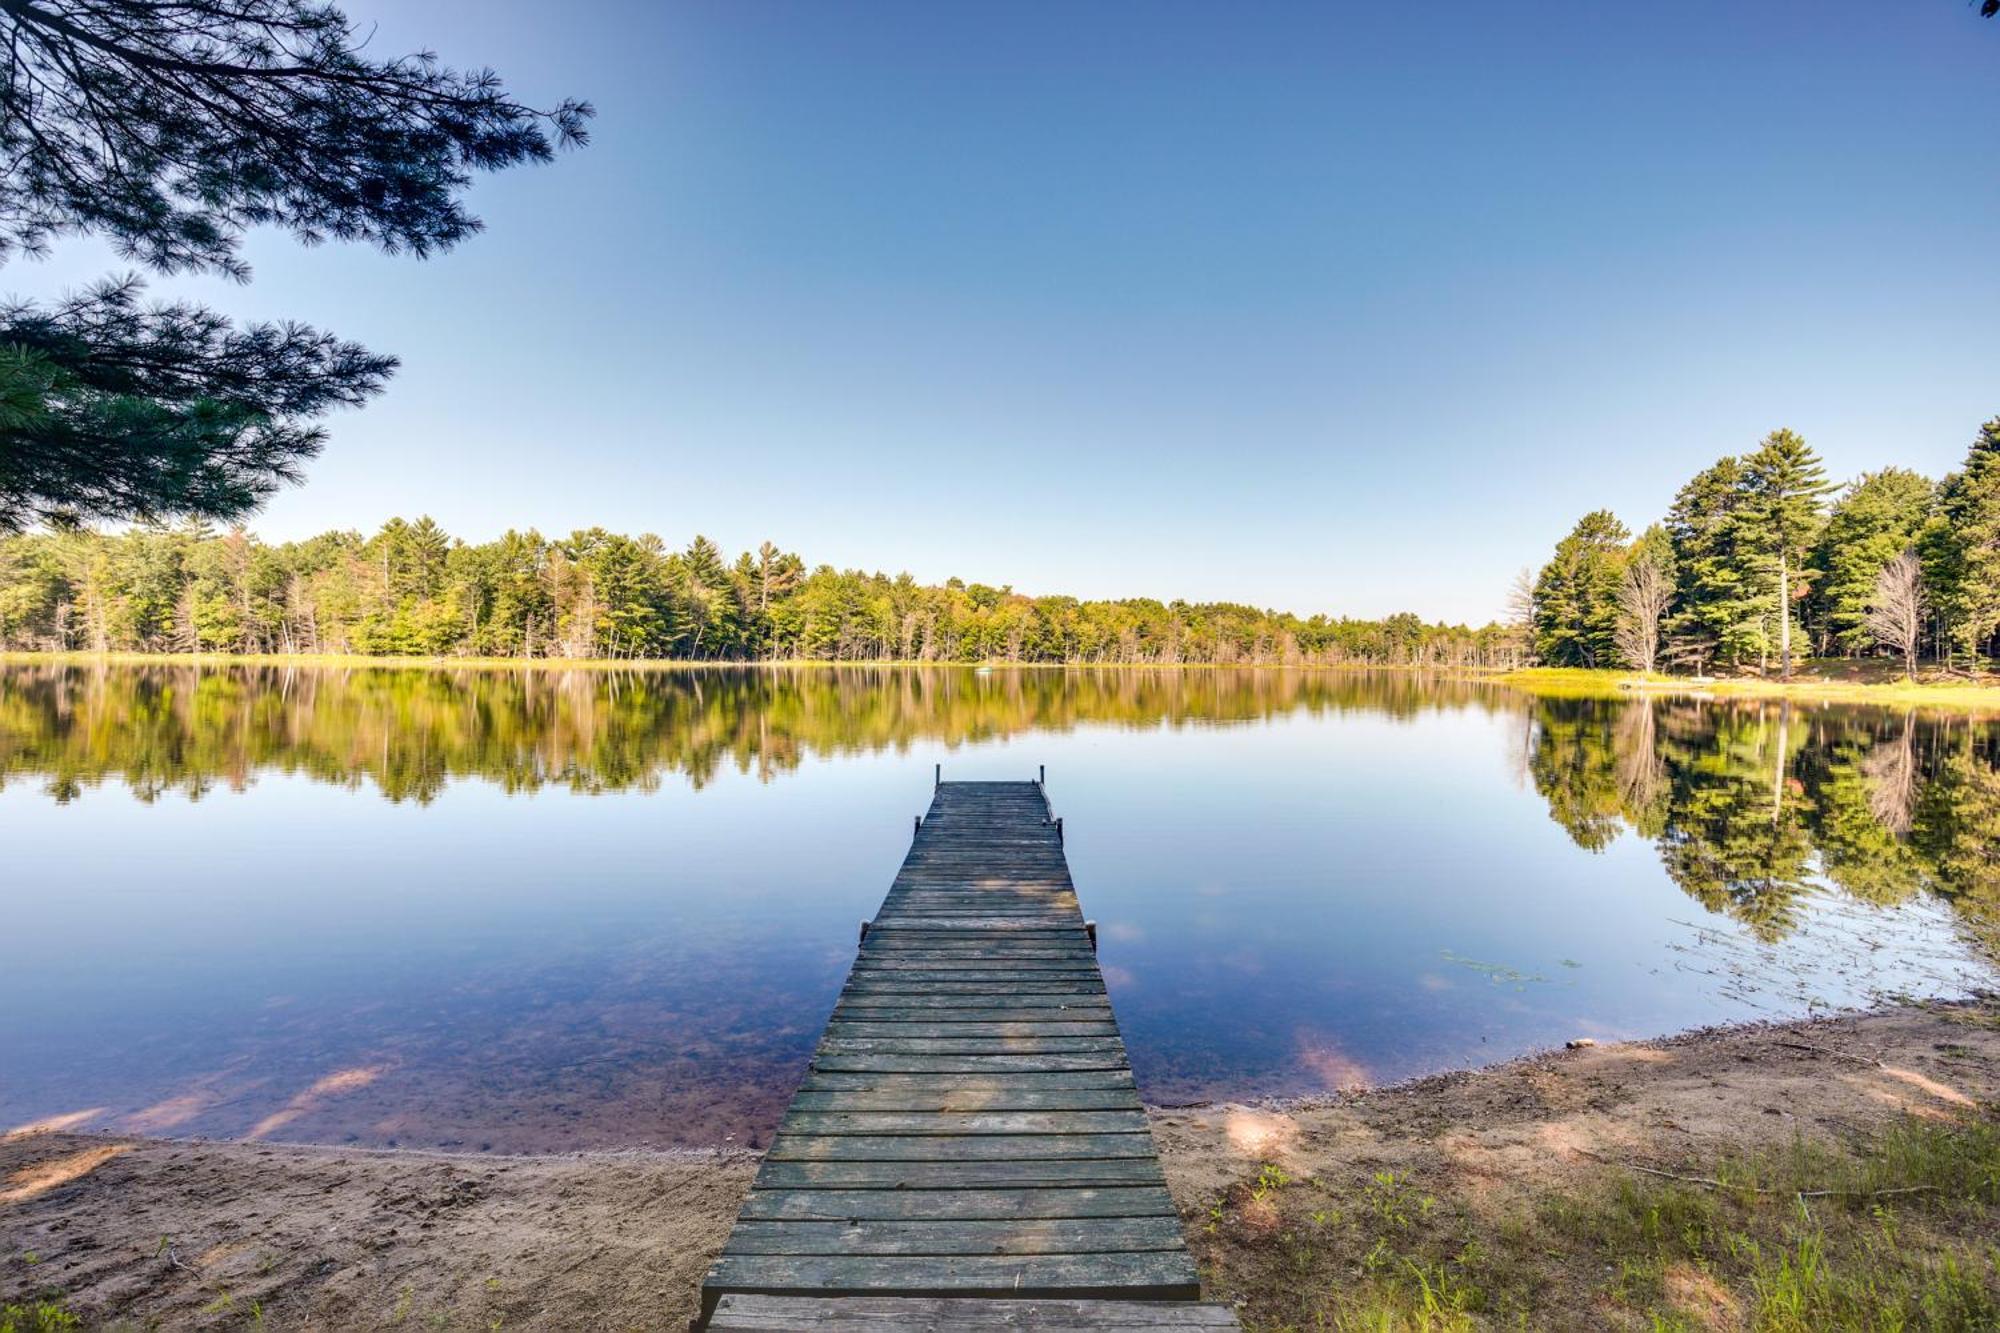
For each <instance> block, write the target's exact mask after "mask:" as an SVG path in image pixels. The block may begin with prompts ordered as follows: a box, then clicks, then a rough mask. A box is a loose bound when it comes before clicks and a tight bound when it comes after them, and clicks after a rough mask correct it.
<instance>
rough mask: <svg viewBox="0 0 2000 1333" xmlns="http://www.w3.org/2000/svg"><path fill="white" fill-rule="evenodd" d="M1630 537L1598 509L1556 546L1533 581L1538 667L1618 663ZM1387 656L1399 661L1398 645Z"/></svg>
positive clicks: (1612, 517)
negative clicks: (1620, 611)
mask: <svg viewBox="0 0 2000 1333" xmlns="http://www.w3.org/2000/svg"><path fill="white" fill-rule="evenodd" d="M1631 535H1632V534H1631V533H1630V532H1628V531H1626V528H1625V525H1624V524H1623V523H1620V522H1619V521H1618V519H1617V517H1616V516H1615V515H1613V514H1612V513H1611V511H1610V510H1608V509H1599V510H1596V511H1594V512H1592V513H1589V514H1585V515H1584V516H1583V517H1582V518H1581V519H1580V520H1578V522H1577V525H1576V527H1575V528H1574V529H1573V530H1571V532H1570V534H1569V536H1567V537H1565V538H1563V539H1562V540H1561V541H1560V542H1558V543H1556V553H1555V558H1554V559H1552V560H1550V561H1549V563H1548V564H1546V565H1544V566H1542V572H1541V575H1540V577H1538V578H1537V579H1536V580H1535V651H1536V652H1537V653H1538V654H1539V655H1540V657H1541V659H1542V660H1543V661H1544V662H1548V663H1552V664H1554V665H1557V666H1583V667H1598V666H1610V665H1612V664H1613V663H1615V662H1616V661H1617V660H1618V658H1617V633H1618V588H1619V580H1620V579H1621V578H1622V577H1623V572H1624V561H1625V543H1626V541H1627V540H1628V539H1630V537H1631ZM1412 619H1415V618H1414V617H1412ZM1392 651H1393V652H1395V653H1396V655H1397V656H1399V657H1400V656H1401V648H1400V645H1398V647H1397V648H1396V649H1393V650H1392Z"/></svg>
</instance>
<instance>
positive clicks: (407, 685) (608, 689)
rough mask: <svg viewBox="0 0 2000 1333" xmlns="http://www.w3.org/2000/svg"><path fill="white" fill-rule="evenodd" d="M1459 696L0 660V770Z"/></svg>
mask: <svg viewBox="0 0 2000 1333" xmlns="http://www.w3.org/2000/svg"><path fill="white" fill-rule="evenodd" d="M1470 706H1478V707H1482V708H1488V709H1503V708H1504V709H1512V708H1514V707H1516V706H1517V703H1516V701H1515V700H1514V699H1513V697H1512V696H1510V695H1508V694H1506V693H1504V692H1501V691H1496V690H1493V689H1491V688H1487V687H1482V686H1479V685H1475V684H1469V683H1466V682H1463V681H1449V680H1442V679H1438V678H1435V677H1426V676H1423V675H1418V674H1415V673H1408V672H1401V673H1393V674H1384V673H1365V672H1307V671H1268V670H1254V669H1227V668H1216V669H1196V670H1185V671H1176V670H1159V669H1146V668H1137V669H1088V670H1081V669H1037V668H1023V669H1017V670H1003V671H995V672H991V673H988V674H978V673H975V672H973V671H971V670H969V669H962V668H841V667H800V668H733V667H732V668H708V669H674V670H656V671H645V670H632V671H624V670H577V671H554V670H543V669H529V670H521V671H504V670H476V669H438V670H411V669H396V668H364V669H344V670H330V669H323V670H312V669H303V668H289V667H251V666H223V667H217V668H196V667H189V666H180V665H175V666H116V665H110V666H74V665H59V666H32V667H0V781H5V780H6V778H7V776H8V775H16V774H32V775H35V776H37V777H39V778H41V779H43V780H44V781H45V782H46V784H47V789H48V791H49V792H50V794H51V795H53V796H54V797H55V798H56V799H58V800H66V799H70V798H72V797H74V796H75V795H76V794H77V793H79V792H80V791H81V790H83V789H84V788H86V787H88V786H89V785H90V784H93V783H97V782H101V781H104V780H105V779H108V778H115V779H118V780H121V781H122V782H124V783H125V784H126V785H127V786H128V787H129V788H130V789H131V790H132V791H133V792H134V793H136V794H137V795H139V796H140V797H141V798H142V799H148V800H150V799H153V798H155V797H157V796H159V795H161V794H163V793H166V792H178V793H182V794H185V795H190V796H199V795H201V794H203V793H204V792H206V791H208V790H210V789H211V788H213V787H215V786H217V785H222V786H227V787H230V788H240V787H242V786H244V785H246V784H247V783H249V782H250V781H251V780H252V779H253V778H254V777H255V775H256V774H257V773H259V772H263V771H276V772H282V773H287V774H304V775H307V776H310V777H313V778H315V779H318V780H320V781H323V782H329V783H338V784H342V785H346V786H359V785H362V784H364V783H368V784H373V785H374V786H375V787H376V788H378V789H379V790H380V791H381V792H382V794H383V795H385V796H387V797H389V798H390V799H391V800H398V801H401V800H414V801H428V800H431V799H433V798H434V797H435V796H436V795H437V794H438V792H439V791H440V790H441V789H442V788H443V787H444V786H445V784H446V783H448V782H449V781H450V780H452V779H453V778H464V777H472V778H480V779H484V780H486V781H490V782H495V783H498V784H500V785H501V786H503V787H505V788H506V789H507V790H509V791H523V792H525V791H535V790H538V789H541V788H543V787H550V786H554V787H560V788H568V789H570V790H574V791H580V792H599V791H629V790H640V791H644V790H650V789H652V788H653V787H655V786H657V785H658V784H659V783H660V782H662V781H663V780H665V779H667V778H669V777H673V776H679V777H683V778H685V779H687V780H688V781H690V782H691V783H693V784H694V785H696V786H701V785H703V784H705V783H707V782H709V781H710V780H712V779H713V778H714V777H715V775H716V774H717V773H718V772H719V771H721V770H722V769H723V768H724V767H725V766H728V767H733V768H735V769H737V770H739V771H742V772H746V773H755V774H757V775H759V776H760V777H769V776H772V775H774V774H778V773H783V772H786V771H789V770H790V769H792V768H794V767H796V766H797V765H798V764H799V763H800V761H801V760H802V759H804V758H805V757H806V756H808V755H811V754H822V755H824V754H846V753H858V752H868V751H879V750H893V749H901V748H904V747H907V746H909V745H912V744H916V743H919V742H939V741H941V742H943V743H945V744H947V745H960V744H967V743H973V742H979V741H985V740H990V739H995V738H999V737H1006V736H1012V735H1019V734H1023V733H1026V732H1029V731H1067V730H1070V729H1072V728H1074V727H1077V726H1081V725H1087V724H1107V723H1108V724H1114V725H1123V726H1130V727H1159V726H1167V727H1182V726H1208V725H1222V724H1229V723H1237V722H1247V721H1253V720H1260V719H1267V718H1272V717H1276V716H1280V715H1285V714H1292V713H1299V712H1304V713H1307V714H1323V713H1341V712H1368V713H1372V714H1376V715H1381V714H1388V715H1390V716H1392V717H1397V718H1414V717H1416V716H1417V715H1419V714H1420V713H1422V712H1424V711H1426V710H1431V709H1436V708H1463V707H1470Z"/></svg>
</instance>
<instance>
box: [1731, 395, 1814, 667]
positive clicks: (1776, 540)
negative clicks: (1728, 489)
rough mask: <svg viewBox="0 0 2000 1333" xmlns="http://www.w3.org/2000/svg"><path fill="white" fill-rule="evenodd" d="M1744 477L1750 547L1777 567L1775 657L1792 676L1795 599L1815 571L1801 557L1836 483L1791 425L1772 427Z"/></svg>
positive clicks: (1747, 462)
mask: <svg viewBox="0 0 2000 1333" xmlns="http://www.w3.org/2000/svg"><path fill="white" fill-rule="evenodd" d="M1743 481H1744V489H1745V492H1746V494H1747V498H1748V504H1747V518H1748V524H1747V529H1748V532H1749V533H1750V540H1751V549H1752V550H1753V551H1754V552H1755V553H1756V554H1757V556H1758V557H1759V558H1761V559H1762V560H1764V561H1767V562H1769V563H1770V564H1772V565H1774V566H1775V567H1776V571H1777V582H1776V587H1775V588H1774V590H1773V601H1772V607H1771V611H1772V615H1773V616H1774V618H1775V619H1776V621H1777V625H1778V660H1779V662H1780V663H1781V670H1782V671H1783V674H1784V678H1785V679H1786V680H1790V679H1791V678H1792V621H1793V619H1794V617H1795V614H1796V613H1795V610H1794V608H1793V603H1794V602H1795V601H1797V600H1798V599H1799V598H1800V597H1803V596H1804V595H1805V594H1807V593H1808V592H1810V591H1811V579H1812V578H1813V576H1814V571H1813V570H1812V569H1810V568H1808V567H1806V565H1805V558H1806V555H1807V553H1808V552H1809V551H1811V550H1812V547H1813V543H1814V542H1815V541H1816V540H1817V539H1818V536H1819V530H1820V526H1821V524H1822V523H1824V522H1825V512H1824V511H1825V503H1826V497H1827V496H1828V495H1829V494H1831V493H1832V492H1833V490H1834V489H1835V487H1834V486H1833V485H1832V484H1831V483H1830V482H1828V481H1827V479H1826V469H1825V468H1824V467H1822V466H1821V465H1820V461H1819V455H1818V454H1815V453H1814V452H1813V451H1812V449H1811V448H1810V447H1808V446H1807V444H1806V442H1805V441H1804V440H1802V439H1800V438H1799V437H1798V436H1797V435H1795V434H1793V433H1792V432H1791V431H1789V430H1776V431H1773V432H1771V434H1769V435H1767V436H1766V437H1765V438H1764V443H1763V445H1762V446H1761V447H1759V448H1758V450H1757V452H1755V453H1753V454H1751V455H1750V456H1749V457H1748V458H1746V459H1744V460H1743Z"/></svg>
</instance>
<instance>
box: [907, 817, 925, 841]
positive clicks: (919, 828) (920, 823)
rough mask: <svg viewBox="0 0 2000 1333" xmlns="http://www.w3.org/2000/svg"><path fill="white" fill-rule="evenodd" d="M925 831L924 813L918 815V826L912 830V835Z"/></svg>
mask: <svg viewBox="0 0 2000 1333" xmlns="http://www.w3.org/2000/svg"><path fill="white" fill-rule="evenodd" d="M923 831H924V817H923V816H922V815H918V816H917V826H916V827H915V828H913V829H911V830H910V836H911V837H915V836H916V835H917V834H919V833H922V832H923Z"/></svg>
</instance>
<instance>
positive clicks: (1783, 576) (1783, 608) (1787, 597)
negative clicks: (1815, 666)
mask: <svg viewBox="0 0 2000 1333" xmlns="http://www.w3.org/2000/svg"><path fill="white" fill-rule="evenodd" d="M1785 555H1786V552H1785V551H1784V549H1783V548H1782V547H1781V548H1780V549H1779V551H1778V662H1779V670H1781V671H1782V672H1783V673H1784V678H1785V679H1786V680H1790V679H1791V678H1792V597H1791V592H1792V589H1791V570H1790V568H1789V566H1788V565H1787V563H1786V560H1785Z"/></svg>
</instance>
